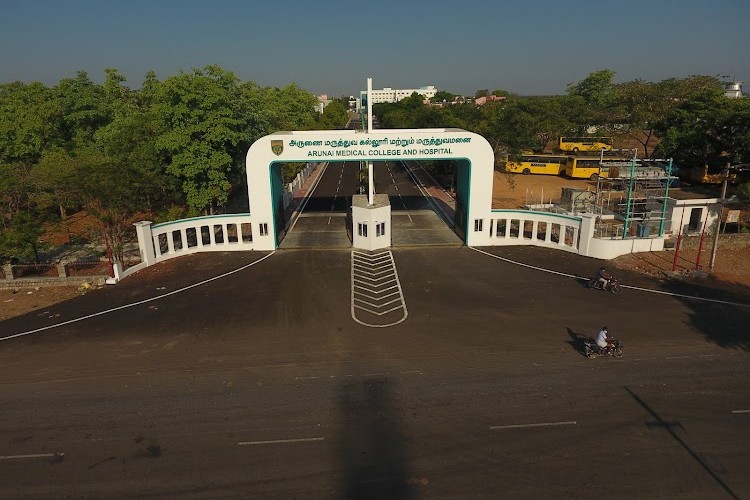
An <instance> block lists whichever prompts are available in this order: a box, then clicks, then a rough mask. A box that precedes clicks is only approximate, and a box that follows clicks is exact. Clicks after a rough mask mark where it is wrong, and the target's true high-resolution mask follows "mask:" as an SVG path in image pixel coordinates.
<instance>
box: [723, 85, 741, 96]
mask: <svg viewBox="0 0 750 500" xmlns="http://www.w3.org/2000/svg"><path fill="white" fill-rule="evenodd" d="M724 95H725V96H727V97H731V98H734V99H737V98H740V97H742V82H724Z"/></svg>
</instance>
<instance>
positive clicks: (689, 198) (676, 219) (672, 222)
mask: <svg viewBox="0 0 750 500" xmlns="http://www.w3.org/2000/svg"><path fill="white" fill-rule="evenodd" d="M678 193H679V194H678ZM669 194H670V197H669V198H668V199H667V217H666V219H667V225H666V227H665V230H666V232H667V233H669V232H671V233H672V235H673V236H677V235H678V234H679V233H680V232H682V234H700V233H702V232H703V231H704V230H705V231H706V233H713V231H714V230H715V229H716V227H717V226H716V225H717V223H718V221H719V216H720V214H721V205H719V201H720V198H701V197H698V196H696V195H691V194H690V193H685V192H680V191H670V193H669Z"/></svg>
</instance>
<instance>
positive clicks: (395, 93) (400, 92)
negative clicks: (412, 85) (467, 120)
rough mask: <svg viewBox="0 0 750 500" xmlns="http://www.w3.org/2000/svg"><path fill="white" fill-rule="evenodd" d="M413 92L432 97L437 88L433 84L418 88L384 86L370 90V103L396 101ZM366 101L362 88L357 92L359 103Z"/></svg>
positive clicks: (365, 93) (365, 94) (427, 97)
mask: <svg viewBox="0 0 750 500" xmlns="http://www.w3.org/2000/svg"><path fill="white" fill-rule="evenodd" d="M414 92H416V93H417V94H420V95H422V96H424V97H425V99H432V98H433V97H435V94H437V92H438V89H436V88H435V86H434V85H427V86H425V87H419V88H418V89H393V88H391V87H384V88H382V89H380V90H376V89H373V90H372V103H373V104H378V103H383V102H398V101H400V100H402V99H406V98H407V97H409V96H411V95H412V94H413V93H414ZM363 102H367V91H366V90H362V91H360V93H359V103H358V104H359V105H361V103H363Z"/></svg>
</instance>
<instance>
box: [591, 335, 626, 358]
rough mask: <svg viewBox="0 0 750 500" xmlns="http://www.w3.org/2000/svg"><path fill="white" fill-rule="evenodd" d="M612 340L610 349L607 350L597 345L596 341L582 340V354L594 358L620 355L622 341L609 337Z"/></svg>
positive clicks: (617, 356)
mask: <svg viewBox="0 0 750 500" xmlns="http://www.w3.org/2000/svg"><path fill="white" fill-rule="evenodd" d="M610 341H611V342H612V350H611V351H608V350H607V348H606V347H599V345H598V344H597V343H596V341H594V340H592V339H587V340H584V341H583V355H584V356H586V357H587V358H595V357H597V356H613V357H615V358H621V357H622V343H621V342H620V341H619V340H618V339H615V338H610Z"/></svg>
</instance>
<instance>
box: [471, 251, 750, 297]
mask: <svg viewBox="0 0 750 500" xmlns="http://www.w3.org/2000/svg"><path fill="white" fill-rule="evenodd" d="M469 248H471V249H472V250H474V251H475V252H479V253H481V254H484V255H487V256H489V257H492V258H493V259H498V260H502V261H503V262H508V263H509V264H515V265H517V266H521V267H527V268H529V269H535V270H537V271H542V272H544V273H549V274H557V275H558V276H565V277H566V278H574V279H577V280H583V281H588V280H589V279H590V278H587V277H585V276H576V275H575V274H569V273H561V272H560V271H553V270H552V269H546V268H544V267H539V266H532V265H531V264H524V263H523V262H518V261H515V260H512V259H507V258H505V257H500V256H499V255H495V254H493V253H490V252H485V251H484V250H480V249H478V248H476V247H469ZM620 287H621V288H629V289H631V290H638V291H640V292H649V293H657V294H659V295H668V296H670V297H680V298H683V299H692V300H700V301H703V302H713V303H714V304H725V305H728V306H738V307H750V304H742V303H741V302H730V301H728V300H719V299H708V298H705V297H696V296H694V295H685V294H682V293H672V292H664V291H662V290H653V289H651V288H641V287H639V286H633V285H620Z"/></svg>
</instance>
